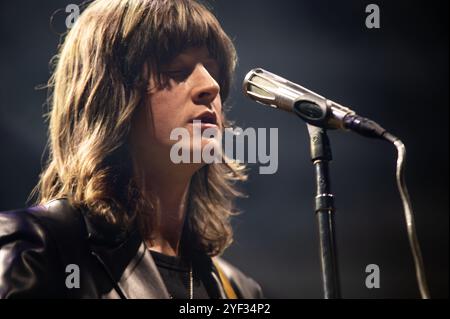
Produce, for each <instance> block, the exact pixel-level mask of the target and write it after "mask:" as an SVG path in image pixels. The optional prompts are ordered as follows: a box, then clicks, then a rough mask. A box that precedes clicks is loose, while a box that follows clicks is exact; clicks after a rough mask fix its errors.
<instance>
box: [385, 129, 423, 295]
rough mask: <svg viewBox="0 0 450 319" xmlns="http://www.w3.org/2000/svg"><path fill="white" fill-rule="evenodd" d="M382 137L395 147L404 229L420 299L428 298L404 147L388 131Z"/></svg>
mask: <svg viewBox="0 0 450 319" xmlns="http://www.w3.org/2000/svg"><path fill="white" fill-rule="evenodd" d="M383 138H384V139H386V140H387V141H389V142H391V143H392V144H394V146H395V148H396V149H397V167H396V180H397V188H398V191H399V193H400V197H401V200H402V204H403V212H404V216H405V222H406V230H407V233H408V241H409V245H410V248H411V253H412V255H413V259H414V266H415V270H416V278H417V284H418V285H419V291H420V295H421V297H422V299H430V292H429V289H428V284H427V279H426V276H425V269H424V264H423V258H422V253H421V250H420V245H419V240H418V238H417V231H416V225H415V222H414V215H413V209H412V205H411V199H410V197H409V193H408V188H407V187H406V181H405V158H406V147H405V145H404V144H403V142H402V141H401V140H400V139H399V138H397V137H396V136H394V135H392V134H390V133H389V132H385V133H384V134H383Z"/></svg>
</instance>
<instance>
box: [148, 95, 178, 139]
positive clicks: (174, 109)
mask: <svg viewBox="0 0 450 319" xmlns="http://www.w3.org/2000/svg"><path fill="white" fill-rule="evenodd" d="M182 106H183V104H182V100H181V99H180V96H176V95H175V94H167V93H161V94H156V95H155V96H152V98H151V99H150V105H148V108H149V114H148V121H149V122H151V124H152V127H153V138H154V139H155V142H156V143H158V144H174V143H175V141H171V140H170V133H171V132H172V130H173V129H175V128H177V127H183V126H185V123H184V122H183V121H184V115H183V113H182V111H183V107H182Z"/></svg>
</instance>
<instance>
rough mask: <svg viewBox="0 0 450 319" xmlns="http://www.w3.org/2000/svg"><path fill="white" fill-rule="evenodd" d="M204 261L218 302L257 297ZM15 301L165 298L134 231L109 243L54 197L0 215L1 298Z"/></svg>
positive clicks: (234, 273)
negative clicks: (76, 280)
mask: <svg viewBox="0 0 450 319" xmlns="http://www.w3.org/2000/svg"><path fill="white" fill-rule="evenodd" d="M204 257H205V258H207V259H208V260H209V261H210V265H211V267H210V270H211V275H212V277H213V278H214V282H215V283H216V284H217V290H218V293H219V295H220V296H221V297H222V298H229V297H231V296H232V293H233V291H234V293H235V295H236V296H237V297H238V298H262V291H261V288H260V286H259V285H258V284H257V283H256V282H255V281H254V280H252V279H250V278H249V277H247V276H245V275H244V274H242V273H241V272H240V271H239V270H238V269H236V268H235V267H233V266H231V265H230V264H228V263H227V262H225V261H224V260H223V259H221V258H214V262H213V260H212V259H211V258H209V257H207V256H204ZM71 264H75V265H77V266H78V268H79V273H80V285H79V288H71V289H69V288H68V287H67V285H66V280H67V278H68V275H69V273H70V272H69V271H68V269H67V268H66V267H67V266H68V265H71ZM66 271H68V272H66ZM230 287H231V288H230ZM230 289H231V293H230ZM14 297H16V298H161V299H163V298H169V294H168V292H167V289H166V287H165V285H164V282H163V280H162V278H161V276H160V274H159V271H158V269H157V267H156V265H155V262H154V261H153V258H152V256H151V254H150V252H149V251H148V249H147V248H146V246H145V244H144V242H143V241H142V238H141V237H140V236H139V234H138V232H137V231H135V232H133V233H131V234H130V235H127V236H126V238H116V239H115V240H114V241H111V238H108V237H107V236H105V233H104V232H103V231H99V229H98V227H97V228H96V227H94V225H93V224H92V223H91V222H90V220H89V218H87V217H86V215H85V214H82V213H81V212H80V211H78V210H76V209H74V208H73V207H71V206H70V205H69V204H68V202H67V201H66V200H64V199H59V200H54V201H51V202H50V203H49V204H47V205H45V206H36V207H32V208H29V209H24V210H16V211H10V212H0V298H14Z"/></svg>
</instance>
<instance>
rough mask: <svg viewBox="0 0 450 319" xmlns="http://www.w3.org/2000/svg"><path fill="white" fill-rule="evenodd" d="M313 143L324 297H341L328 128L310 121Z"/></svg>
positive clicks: (309, 131) (315, 203)
mask: <svg viewBox="0 0 450 319" xmlns="http://www.w3.org/2000/svg"><path fill="white" fill-rule="evenodd" d="M307 127H308V133H309V137H310V143H311V160H312V162H313V165H314V171H315V175H316V197H315V201H314V211H315V214H316V216H317V223H318V226H319V241H320V262H321V267H322V283H323V293H324V298H325V299H335V298H341V293H340V286H339V274H338V265H337V252H336V241H335V226H334V212H335V208H334V202H333V194H332V193H331V189H330V176H329V170H328V163H329V162H330V161H331V159H332V156H331V147H330V141H329V140H328V135H327V131H326V130H325V129H323V128H320V127H317V126H313V125H310V124H307Z"/></svg>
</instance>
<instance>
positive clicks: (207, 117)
mask: <svg viewBox="0 0 450 319" xmlns="http://www.w3.org/2000/svg"><path fill="white" fill-rule="evenodd" d="M195 120H197V121H201V123H202V124H212V125H218V124H217V116H216V113H215V112H211V111H205V112H203V113H200V114H199V115H197V116H196V117H194V118H193V119H192V122H193V121H195Z"/></svg>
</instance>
